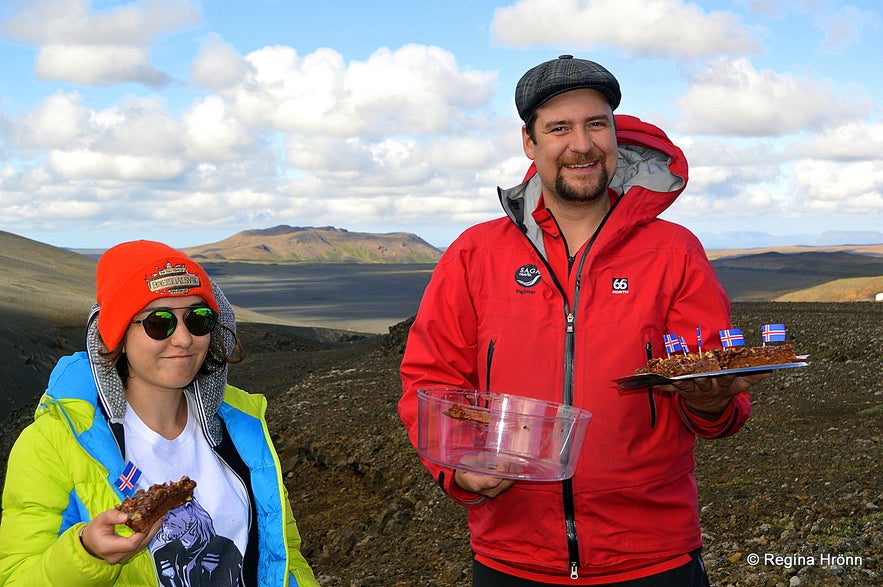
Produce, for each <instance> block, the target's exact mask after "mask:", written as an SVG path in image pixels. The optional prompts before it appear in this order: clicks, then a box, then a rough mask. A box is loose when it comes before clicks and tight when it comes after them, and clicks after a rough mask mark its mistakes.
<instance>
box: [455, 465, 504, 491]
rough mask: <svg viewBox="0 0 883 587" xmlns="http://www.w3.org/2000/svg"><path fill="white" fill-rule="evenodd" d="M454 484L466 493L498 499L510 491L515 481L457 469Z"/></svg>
mask: <svg viewBox="0 0 883 587" xmlns="http://www.w3.org/2000/svg"><path fill="white" fill-rule="evenodd" d="M454 483H456V484H457V486H458V487H459V488H460V489H462V490H464V491H469V492H472V493H477V494H478V495H482V496H484V497H497V496H498V495H500V494H501V493H504V492H506V491H508V490H509V488H510V487H512V486H513V485H514V484H515V480H514V479H501V478H499V477H491V476H490V475H483V474H481V473H471V472H469V471H461V470H460V469H457V470H456V471H454Z"/></svg>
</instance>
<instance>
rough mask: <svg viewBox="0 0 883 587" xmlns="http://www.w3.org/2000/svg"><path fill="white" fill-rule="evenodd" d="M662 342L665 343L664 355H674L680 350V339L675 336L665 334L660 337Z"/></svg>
mask: <svg viewBox="0 0 883 587" xmlns="http://www.w3.org/2000/svg"><path fill="white" fill-rule="evenodd" d="M662 342H664V343H665V353H666V354H667V355H669V356H671V354H672V353H676V352H678V351H679V350H681V339H680V338H678V335H677V334H666V335H664V336H663V337H662Z"/></svg>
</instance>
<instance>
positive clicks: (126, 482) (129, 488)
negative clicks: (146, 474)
mask: <svg viewBox="0 0 883 587" xmlns="http://www.w3.org/2000/svg"><path fill="white" fill-rule="evenodd" d="M140 477H141V469H139V468H138V467H136V466H135V464H134V463H133V462H132V461H129V462H128V463H126V468H125V469H123V472H122V473H120V476H119V478H118V479H117V482H116V483H115V485H116V488H117V489H119V490H120V491H121V492H122V493H123V495H125V496H126V497H129V496H130V495H132V494H133V493H135V484H136V483H138V479H139V478H140Z"/></svg>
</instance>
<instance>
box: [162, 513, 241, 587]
mask: <svg viewBox="0 0 883 587" xmlns="http://www.w3.org/2000/svg"><path fill="white" fill-rule="evenodd" d="M150 552H151V553H152V554H153V562H154V565H156V570H157V575H158V576H159V581H160V585H163V586H164V587H228V586H229V587H235V586H237V585H239V575H240V571H241V570H242V553H241V552H239V549H238V548H236V544H234V543H233V541H232V540H230V539H229V538H226V537H224V536H219V535H218V534H217V533H215V529H214V525H213V524H212V519H211V516H209V514H208V512H206V511H205V510H204V509H203V508H202V506H200V505H199V503H198V502H197V501H196V500H195V499H194V500H192V501H189V502H187V503H185V504H184V505H182V506H181V507H179V508H176V509H174V510H172V511H171V512H169V513H168V514H167V515H166V518H165V520H164V521H163V525H162V528H161V529H160V531H159V532H157V534H156V536H155V537H154V539H153V541H152V542H151V543H150Z"/></svg>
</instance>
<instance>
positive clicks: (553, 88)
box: [515, 55, 622, 122]
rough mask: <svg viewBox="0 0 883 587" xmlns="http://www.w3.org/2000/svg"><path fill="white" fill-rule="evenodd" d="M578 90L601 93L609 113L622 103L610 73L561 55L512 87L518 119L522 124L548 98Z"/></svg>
mask: <svg viewBox="0 0 883 587" xmlns="http://www.w3.org/2000/svg"><path fill="white" fill-rule="evenodd" d="M581 88H588V89H590V90H595V91H597V92H601V94H603V95H604V97H605V98H607V101H608V102H610V108H611V110H616V107H617V106H619V102H620V100H621V99H622V94H621V93H620V91H619V82H618V81H616V78H615V77H613V74H612V73H610V72H609V71H607V70H606V69H604V68H603V67H601V66H600V65H598V64H597V63H595V62H594V61H589V60H587V59H574V58H573V55H562V56H560V57H559V58H558V59H552V60H551V61H546V62H545V63H540V64H539V65H537V66H536V67H534V68H532V69H530V70H528V71H527V73H525V74H524V75H523V76H521V79H520V80H518V85H517V86H515V107H516V108H518V116H520V117H521V120H523V121H525V122H526V121H527V119H528V118H530V115H531V114H533V111H534V110H536V109H537V108H539V107H540V106H541V105H542V104H543V103H544V102H546V100H548V99H549V98H552V97H554V96H557V95H558V94H563V93H564V92H569V91H570V90H578V89H581Z"/></svg>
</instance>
